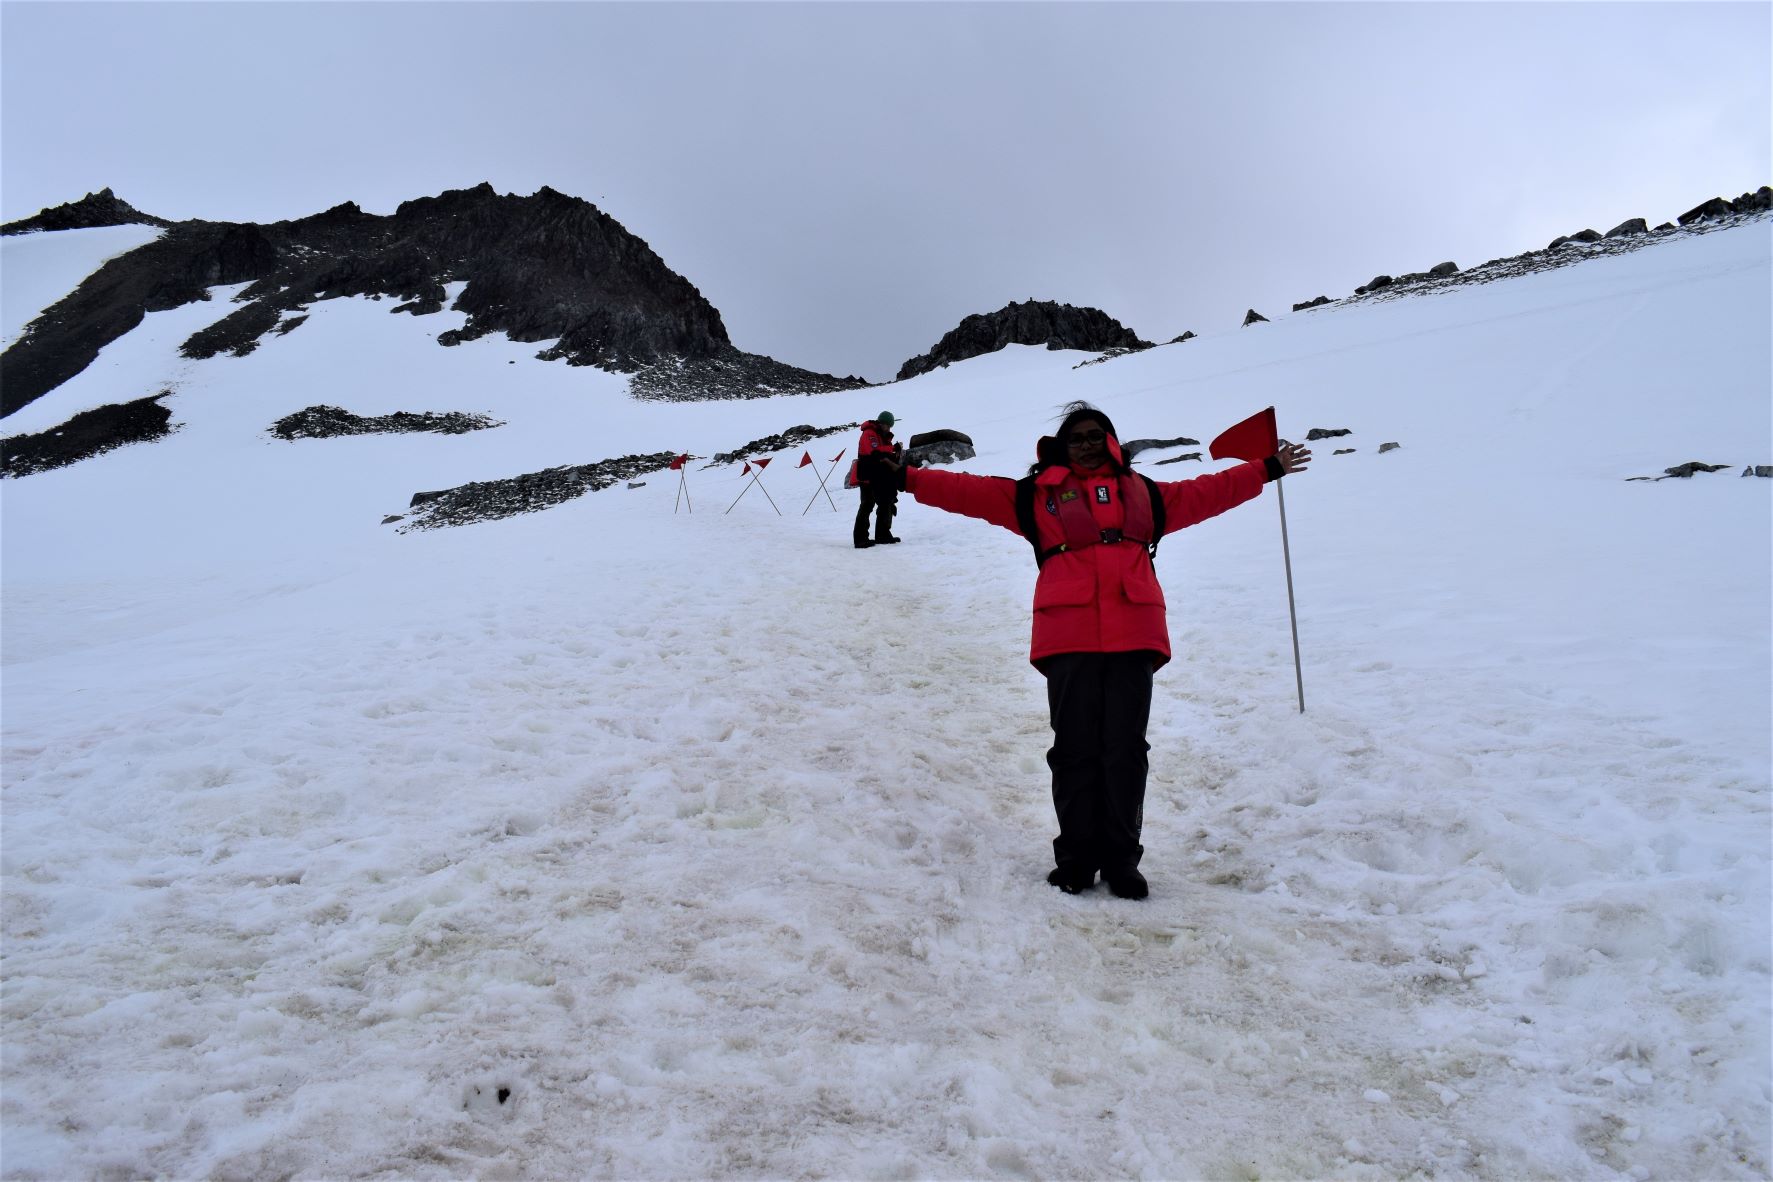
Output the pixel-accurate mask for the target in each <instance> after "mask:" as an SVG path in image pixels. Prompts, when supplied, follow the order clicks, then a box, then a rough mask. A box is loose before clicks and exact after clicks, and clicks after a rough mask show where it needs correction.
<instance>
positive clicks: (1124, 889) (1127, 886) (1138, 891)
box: [1102, 870, 1151, 899]
mask: <svg viewBox="0 0 1773 1182" xmlns="http://www.w3.org/2000/svg"><path fill="white" fill-rule="evenodd" d="M1102 877H1104V878H1106V879H1107V880H1108V889H1109V890H1110V891H1113V892H1114V894H1115V895H1116V896H1117V897H1118V898H1122V899H1143V898H1144V897H1145V896H1147V895H1149V894H1150V893H1151V888H1150V887H1149V886H1147V885H1146V884H1145V876H1144V875H1143V874H1140V873H1139V872H1138V871H1137V870H1117V871H1115V872H1114V873H1113V874H1104V875H1103V876H1102Z"/></svg>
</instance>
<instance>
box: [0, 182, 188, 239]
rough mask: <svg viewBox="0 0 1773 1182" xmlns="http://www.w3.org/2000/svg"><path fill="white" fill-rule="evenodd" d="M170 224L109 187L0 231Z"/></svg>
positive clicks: (25, 232)
mask: <svg viewBox="0 0 1773 1182" xmlns="http://www.w3.org/2000/svg"><path fill="white" fill-rule="evenodd" d="M138 225H139V226H170V225H172V223H171V222H169V221H167V220H166V219H165V218H157V217H154V216H153V215H152V214H146V213H143V212H142V211H141V210H139V209H137V208H136V207H135V206H133V205H131V204H130V203H129V202H127V201H125V200H123V199H122V198H120V197H118V196H117V194H115V193H113V192H111V190H109V189H100V190H99V191H98V192H96V193H88V194H87V195H86V196H84V197H82V198H81V199H80V200H78V201H70V202H68V203H67V204H66V205H57V206H54V207H53V208H50V209H45V210H43V211H42V212H41V213H39V214H37V215H36V216H35V217H28V218H24V219H22V220H20V221H16V222H7V223H6V224H5V225H4V226H0V234H30V233H33V232H35V231H38V230H90V229H93V228H94V227H97V226H138Z"/></svg>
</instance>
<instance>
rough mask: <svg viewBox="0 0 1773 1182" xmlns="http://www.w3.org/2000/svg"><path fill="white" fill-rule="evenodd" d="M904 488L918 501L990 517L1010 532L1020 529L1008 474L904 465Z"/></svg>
mask: <svg viewBox="0 0 1773 1182" xmlns="http://www.w3.org/2000/svg"><path fill="white" fill-rule="evenodd" d="M905 491H906V492H908V493H910V494H911V495H912V496H913V497H915V498H917V503H918V504H920V505H929V506H930V507H932V508H935V509H945V510H947V511H948V512H950V513H959V514H960V515H961V516H963V517H976V518H978V519H979V520H980V521H989V522H990V523H991V524H992V525H1001V526H1003V527H1004V528H1005V529H1007V530H1009V531H1010V532H1011V533H1013V534H1017V535H1020V534H1021V532H1022V527H1021V526H1020V525H1018V524H1017V523H1016V482H1015V481H1014V480H1011V479H1009V478H1008V477H1004V476H973V475H971V474H969V473H966V472H935V471H932V470H930V469H928V468H918V467H907V468H906V469H905Z"/></svg>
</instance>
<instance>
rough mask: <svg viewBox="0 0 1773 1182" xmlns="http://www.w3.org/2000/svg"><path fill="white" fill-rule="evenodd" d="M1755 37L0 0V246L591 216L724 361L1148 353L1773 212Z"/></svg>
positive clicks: (1643, 23) (1110, 15) (887, 361)
mask: <svg viewBox="0 0 1773 1182" xmlns="http://www.w3.org/2000/svg"><path fill="white" fill-rule="evenodd" d="M1770 13H1773V6H1770V5H1769V4H1767V3H1725V4H1705V3H1676V4H1654V3H1578V4H1522V3H1485V4H1433V3H1423V4H1396V3H1394V4H1352V3H1350V4H1337V3H1308V4H1290V3H1272V4H1259V3H1220V4H1161V3H1149V4H1144V3H1142V4H1097V3H1050V4H1023V3H980V4H942V3H917V4H913V3H886V4H865V3H808V4H788V3H770V4H764V3H755V4H754V3H721V4H690V3H682V4H677V3H649V4H598V3H569V2H560V3H537V4H522V3H497V4H478V3H436V2H425V3H374V4H372V3H205V4H186V3H176V4H175V3H155V2H148V3H129V4H104V3H5V4H3V5H0V55H3V58H0V215H3V217H4V219H5V220H13V219H16V218H20V217H26V216H29V215H30V214H33V213H35V212H36V211H37V210H38V209H40V208H42V207H43V206H46V205H55V204H59V203H61V202H64V201H70V200H74V199H76V198H78V197H80V196H82V195H83V194H85V193H87V192H89V191H94V190H97V189H100V188H104V187H106V186H110V187H111V188H113V189H114V190H116V192H117V194H118V195H119V196H121V197H122V198H124V199H125V200H127V201H129V202H131V203H132V204H134V205H135V206H136V207H137V208H139V209H142V210H144V211H146V212H149V213H154V214H158V215H160V216H162V217H168V218H174V219H178V218H187V217H203V218H214V219H223V220H233V221H274V220H277V219H280V218H290V217H301V216H304V215H306V214H310V213H315V212H318V211H320V210H322V209H325V208H327V207H329V206H332V205H336V204H338V203H339V202H341V201H347V200H350V201H356V202H357V203H358V204H359V205H361V206H363V207H364V208H365V209H366V210H369V211H370V212H372V213H391V212H393V210H394V208H395V206H396V205H398V204H399V203H400V202H401V201H403V200H406V199H408V198H412V197H419V196H425V195H430V194H435V193H438V192H441V191H442V190H444V189H451V188H463V187H467V186H470V185H475V184H478V183H480V182H481V181H490V182H492V184H493V185H494V187H496V188H497V189H499V190H500V191H501V192H512V193H531V192H534V191H535V190H536V189H537V188H539V187H541V186H542V185H551V186H553V187H554V188H556V189H559V190H561V191H562V192H565V193H570V194H573V195H575V196H579V197H584V198H586V199H587V200H590V201H593V202H595V203H596V204H597V205H598V206H599V207H601V208H602V209H603V210H605V211H606V212H607V213H609V214H610V215H611V216H612V217H614V218H615V219H616V220H618V221H619V222H621V223H622V224H623V225H625V226H627V227H628V229H630V230H631V231H633V232H634V233H636V234H638V235H640V236H641V237H642V238H644V239H646V241H647V242H648V243H649V244H650V245H651V246H652V247H653V249H654V250H655V251H657V252H658V253H659V255H660V256H661V257H663V258H664V260H665V262H666V264H667V265H669V266H670V267H671V268H672V269H674V270H676V271H678V272H679V273H681V274H682V275H684V276H685V277H687V278H688V279H689V280H690V281H691V282H692V283H694V284H696V286H697V287H699V288H700V289H701V291H702V293H703V294H704V295H705V296H707V297H708V298H709V299H710V300H711V301H712V302H713V303H714V305H715V306H716V307H717V308H719V309H720V311H721V314H722V316H723V318H724V319H725V321H726V325H727V328H728V331H729V332H730V333H731V335H732V338H733V341H734V343H735V344H737V345H738V346H739V347H741V348H744V349H748V350H751V351H753V352H760V353H767V354H769V355H771V356H773V357H776V358H778V359H780V360H783V361H788V362H791V363H793V364H797V365H802V366H806V367H808V368H811V369H816V370H822V371H827V372H834V373H838V374H850V373H855V374H860V375H861V376H864V377H867V378H870V379H873V380H884V379H887V378H890V377H891V376H892V375H893V374H894V373H895V372H896V370H897V369H898V366H899V365H900V363H901V362H903V361H904V360H906V359H907V358H909V357H911V356H913V355H915V354H918V353H922V352H925V351H927V350H928V349H929V347H930V346H931V345H933V344H934V343H935V342H936V340H937V339H938V338H939V337H940V336H941V335H942V334H943V333H944V332H946V331H948V330H949V329H951V328H953V327H954V325H955V324H956V323H957V322H958V321H959V320H960V319H961V318H962V317H963V316H966V315H968V314H969V313H973V312H987V311H991V310H994V309H996V308H999V307H1001V306H1003V305H1004V304H1005V303H1007V302H1009V301H1010V300H1022V299H1029V298H1034V299H1052V300H1058V301H1061V302H1066V303H1072V304H1079V305H1089V306H1094V307H1098V308H1101V309H1102V310H1104V311H1105V312H1107V313H1108V314H1109V315H1111V316H1114V317H1115V318H1117V319H1119V320H1120V321H1121V322H1122V323H1123V324H1125V325H1127V326H1128V327H1129V328H1132V329H1134V330H1135V331H1137V332H1138V333H1139V334H1140V335H1141V336H1143V337H1145V338H1146V339H1148V340H1160V341H1161V340H1168V339H1170V338H1172V337H1174V336H1176V335H1177V334H1179V333H1181V332H1182V331H1183V330H1184V329H1192V330H1194V331H1196V332H1212V331H1222V330H1227V329H1231V328H1234V327H1235V326H1236V325H1237V324H1238V323H1239V322H1240V321H1241V319H1242V317H1243V313H1244V310H1245V309H1246V308H1249V307H1254V308H1256V309H1258V310H1259V311H1262V312H1264V313H1265V314H1269V315H1274V314H1277V313H1284V312H1286V311H1287V310H1288V309H1289V307H1290V305H1291V304H1292V303H1295V302H1298V301H1302V300H1306V299H1309V298H1311V297H1314V296H1317V295H1320V294H1322V295H1329V296H1332V297H1338V296H1343V295H1347V294H1349V293H1350V292H1351V291H1352V290H1353V289H1354V288H1355V287H1356V286H1357V285H1359V284H1362V283H1365V282H1366V281H1367V280H1368V279H1370V278H1371V277H1372V276H1373V275H1375V274H1378V273H1380V272H1388V273H1392V274H1399V273H1402V272H1404V271H1411V270H1421V269H1424V268H1426V267H1429V266H1431V265H1433V264H1435V263H1438V262H1441V261H1443V260H1446V259H1451V260H1453V261H1456V262H1458V263H1459V264H1460V265H1461V266H1471V265H1474V264H1477V263H1481V262H1483V261H1485V260H1486V259H1489V258H1493V257H1496V256H1498V255H1503V254H1515V253H1519V252H1520V251H1522V250H1526V249H1529V248H1534V247H1541V246H1544V245H1545V244H1546V243H1547V242H1548V241H1550V240H1551V238H1553V237H1554V236H1556V235H1558V234H1562V233H1569V232H1572V231H1575V230H1579V229H1582V228H1584V227H1589V226H1591V227H1594V228H1595V229H1598V230H1602V231H1605V230H1607V229H1609V228H1611V227H1612V226H1613V225H1615V224H1617V223H1618V222H1621V221H1624V220H1625V219H1627V218H1630V217H1644V218H1648V219H1649V220H1650V222H1651V224H1652V225H1654V224H1656V223H1657V222H1661V221H1666V220H1672V219H1673V218H1674V217H1675V216H1676V215H1677V214H1679V213H1681V212H1683V211H1685V210H1686V209H1688V208H1690V207H1691V206H1693V205H1695V204H1697V203H1698V202H1700V201H1701V200H1704V199H1705V198H1708V197H1712V196H1717V195H1722V196H1726V197H1735V196H1737V195H1738V194H1740V193H1742V192H1744V191H1745V190H1748V189H1753V188H1758V187H1759V186H1761V185H1763V184H1767V183H1769V182H1770V181H1773V126H1770V123H1773V115H1770V112H1773V85H1770V81H1769V75H1770V74H1773V66H1770V64H1769V63H1770V62H1773V24H1770Z"/></svg>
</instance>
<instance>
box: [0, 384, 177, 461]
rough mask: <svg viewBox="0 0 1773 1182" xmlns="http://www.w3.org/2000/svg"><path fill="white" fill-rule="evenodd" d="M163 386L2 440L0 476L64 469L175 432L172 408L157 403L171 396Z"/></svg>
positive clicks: (0, 443) (0, 447)
mask: <svg viewBox="0 0 1773 1182" xmlns="http://www.w3.org/2000/svg"><path fill="white" fill-rule="evenodd" d="M171 393H172V391H170V390H162V391H161V392H160V393H158V394H154V395H151V396H149V397H147V398H138V399H136V400H135V401H134V402H120V403H114V404H112V405H110V406H100V407H96V408H94V409H93V410H86V411H81V412H80V413H79V414H77V415H75V416H74V417H73V418H71V419H69V420H68V421H67V422H65V423H63V424H62V425H61V426H59V427H52V428H50V429H49V430H47V431H41V432H38V433H36V434H33V435H12V436H8V437H7V438H6V439H3V440H0V476H29V475H30V474H31V473H33V472H47V471H49V470H50V469H52V468H65V467H67V466H68V465H69V464H72V463H75V462H77V461H79V460H84V459H87V458H88V457H90V456H96V455H100V454H102V453H104V452H108V451H111V450H113V449H115V448H119V447H123V446H124V445H125V444H130V443H148V442H151V441H153V440H155V439H160V438H163V437H165V436H167V435H170V434H172V433H173V432H174V431H176V430H178V428H177V427H175V426H173V425H172V412H171V411H170V410H168V409H166V407H164V406H161V405H160V400H161V399H162V398H165V397H166V396H167V395H169V394H171Z"/></svg>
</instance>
